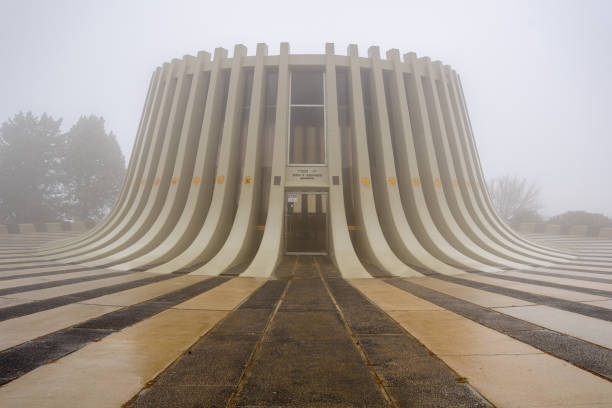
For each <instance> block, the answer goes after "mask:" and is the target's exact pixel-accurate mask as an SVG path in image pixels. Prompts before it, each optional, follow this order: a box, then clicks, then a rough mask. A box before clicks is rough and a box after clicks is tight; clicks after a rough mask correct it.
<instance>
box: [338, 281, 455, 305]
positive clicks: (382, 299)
mask: <svg viewBox="0 0 612 408" xmlns="http://www.w3.org/2000/svg"><path fill="white" fill-rule="evenodd" d="M350 283H351V284H352V285H353V286H355V287H356V288H357V289H359V290H360V291H361V292H363V293H365V295H366V296H367V297H368V298H369V299H370V300H371V301H372V302H374V303H375V304H376V305H377V306H378V307H380V308H381V309H383V310H385V311H389V310H443V309H442V308H441V307H439V306H436V305H434V304H433V303H430V302H427V301H425V300H423V299H420V298H418V297H416V296H413V295H411V294H410V293H407V292H405V291H403V290H401V289H398V288H395V287H393V286H391V285H388V284H386V283H385V282H383V281H381V280H379V279H351V280H350Z"/></svg>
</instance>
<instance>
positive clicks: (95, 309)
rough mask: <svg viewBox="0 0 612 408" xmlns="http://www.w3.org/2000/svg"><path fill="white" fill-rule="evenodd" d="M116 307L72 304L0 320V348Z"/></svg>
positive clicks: (42, 334)
mask: <svg viewBox="0 0 612 408" xmlns="http://www.w3.org/2000/svg"><path fill="white" fill-rule="evenodd" d="M117 309H118V307H115V306H95V305H79V304H72V305H66V306H62V307H58V308H55V309H51V310H46V311H44V312H40V313H34V314H31V315H28V316H23V317H20V318H17V319H11V320H6V321H3V322H0V333H2V336H0V350H4V349H7V348H9V347H13V346H16V345H18V344H21V343H23V342H25V341H28V340H32V339H35V338H37V337H40V336H44V335H46V334H49V333H53V332H55V331H58V330H61V329H64V328H66V327H70V326H72V325H74V324H76V323H79V322H82V321H84V320H88V319H91V318H94V317H97V316H100V315H103V314H105V313H109V312H112V311H114V310H117Z"/></svg>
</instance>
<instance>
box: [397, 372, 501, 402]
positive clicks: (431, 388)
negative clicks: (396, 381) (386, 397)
mask: <svg viewBox="0 0 612 408" xmlns="http://www.w3.org/2000/svg"><path fill="white" fill-rule="evenodd" d="M453 383H455V380H454V379H453V380H448V381H441V380H440V379H433V380H428V381H412V382H409V383H407V384H403V385H402V386H401V387H388V388H387V392H388V393H389V394H390V395H391V399H392V400H393V401H394V402H395V403H396V404H397V406H399V407H402V408H403V407H414V408H485V407H491V404H489V403H488V402H487V401H486V400H484V399H483V398H482V397H480V396H479V395H478V394H477V393H476V392H474V391H473V390H472V389H471V388H470V387H469V386H468V385H467V384H461V385H462V387H456V386H454V385H455V384H453Z"/></svg>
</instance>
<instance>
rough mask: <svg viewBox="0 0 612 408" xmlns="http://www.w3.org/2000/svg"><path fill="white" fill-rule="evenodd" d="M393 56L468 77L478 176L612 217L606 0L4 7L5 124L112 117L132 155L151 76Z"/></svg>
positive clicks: (559, 206) (611, 39)
mask: <svg viewBox="0 0 612 408" xmlns="http://www.w3.org/2000/svg"><path fill="white" fill-rule="evenodd" d="M281 41H287V42H289V43H290V44H291V51H292V52H297V53H322V52H324V45H325V43H326V42H335V43H336V51H337V52H338V53H345V52H346V47H347V45H348V44H349V43H357V44H358V45H359V47H360V53H361V54H362V55H365V54H366V52H367V47H368V46H370V45H379V46H380V47H381V51H382V53H383V55H384V52H385V51H386V50H387V49H389V48H399V49H400V51H401V52H402V53H405V52H409V51H415V52H416V53H417V54H418V55H419V56H429V57H431V58H432V60H441V61H443V62H444V63H446V64H450V65H451V66H452V67H453V68H454V69H455V70H456V71H457V72H458V73H459V74H460V75H461V78H462V81H463V86H464V90H465V93H466V98H467V103H468V109H469V112H470V115H471V119H472V124H473V127H474V132H475V136H476V142H477V145H478V149H479V152H480V158H481V161H482V165H483V167H484V172H485V176H486V177H487V178H492V177H496V176H500V175H505V174H510V175H518V176H524V177H527V178H528V179H530V180H533V181H534V182H536V183H537V184H539V185H540V186H541V188H542V192H541V201H542V204H543V206H544V207H543V210H542V212H543V214H544V215H547V216H550V215H555V214H558V213H560V212H563V211H568V210H587V211H592V212H599V213H604V214H606V215H608V216H612V103H611V100H612V1H584V0H583V1H560V0H550V1H542V0H530V1H510V0H508V1H490V0H482V1H465V0H463V1H397V2H393V1H381V0H371V1H355V0H353V1H331V0H328V1H318V0H316V1H315V0H308V1H299V2H298V1H290V0H285V1H187V0H184V1H153V0H146V1H144V0H142V1H127V0H123V1H115V0H112V1H111V0H105V1H85V0H80V1H77V0H74V1H52V0H47V1H45V0H40V1H26V0H0V121H1V122H3V121H5V120H7V119H8V118H9V117H12V116H13V115H14V114H15V113H17V112H19V111H32V112H34V113H35V114H41V113H43V112H46V113H48V114H50V115H52V116H54V117H61V118H63V130H68V129H69V127H70V126H72V124H74V123H75V122H76V120H77V119H78V118H79V116H81V115H88V114H95V115H100V116H103V117H104V118H105V119H106V124H107V129H109V130H112V131H113V132H114V133H115V134H116V135H117V137H118V139H119V142H120V144H121V148H122V150H123V152H124V154H125V155H126V158H129V153H130V152H131V149H132V144H133V141H134V136H135V133H136V127H137V124H138V120H139V118H140V114H141V109H142V104H143V102H144V97H145V93H146V90H147V86H148V82H149V79H150V76H151V73H152V72H153V70H154V69H155V67H156V66H158V65H160V64H162V63H163V62H165V61H169V60H171V59H172V58H180V57H182V56H183V55H184V54H192V55H195V54H196V53H197V51H199V50H206V51H210V52H212V51H213V50H214V48H215V47H219V46H222V47H225V48H228V49H229V50H230V53H231V52H232V50H233V45H234V44H236V43H242V44H245V45H246V46H247V47H248V48H249V53H253V52H254V49H255V44H256V43H257V42H266V43H267V44H268V46H269V51H270V54H275V53H277V52H278V48H279V43H280V42H281Z"/></svg>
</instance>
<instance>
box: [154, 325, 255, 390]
mask: <svg viewBox="0 0 612 408" xmlns="http://www.w3.org/2000/svg"><path fill="white" fill-rule="evenodd" d="M259 337H260V336H257V335H224V334H216V333H215V334H212V333H211V335H209V336H207V337H205V338H204V339H202V341H200V342H198V343H197V344H196V345H194V346H192V347H191V348H190V350H189V352H188V353H186V354H184V355H183V356H182V357H181V359H180V360H179V361H178V362H177V363H176V364H174V365H173V366H172V367H170V368H169V369H168V370H166V371H165V372H164V374H163V375H162V377H161V378H160V379H159V381H158V382H157V383H156V386H157V384H159V385H160V386H169V385H207V386H210V385H226V386H233V387H237V386H238V381H239V380H240V376H241V375H242V372H243V371H244V370H245V369H246V366H247V363H248V361H249V357H250V356H251V354H252V353H253V350H254V349H255V345H256V344H257V341H258V340H259Z"/></svg>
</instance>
